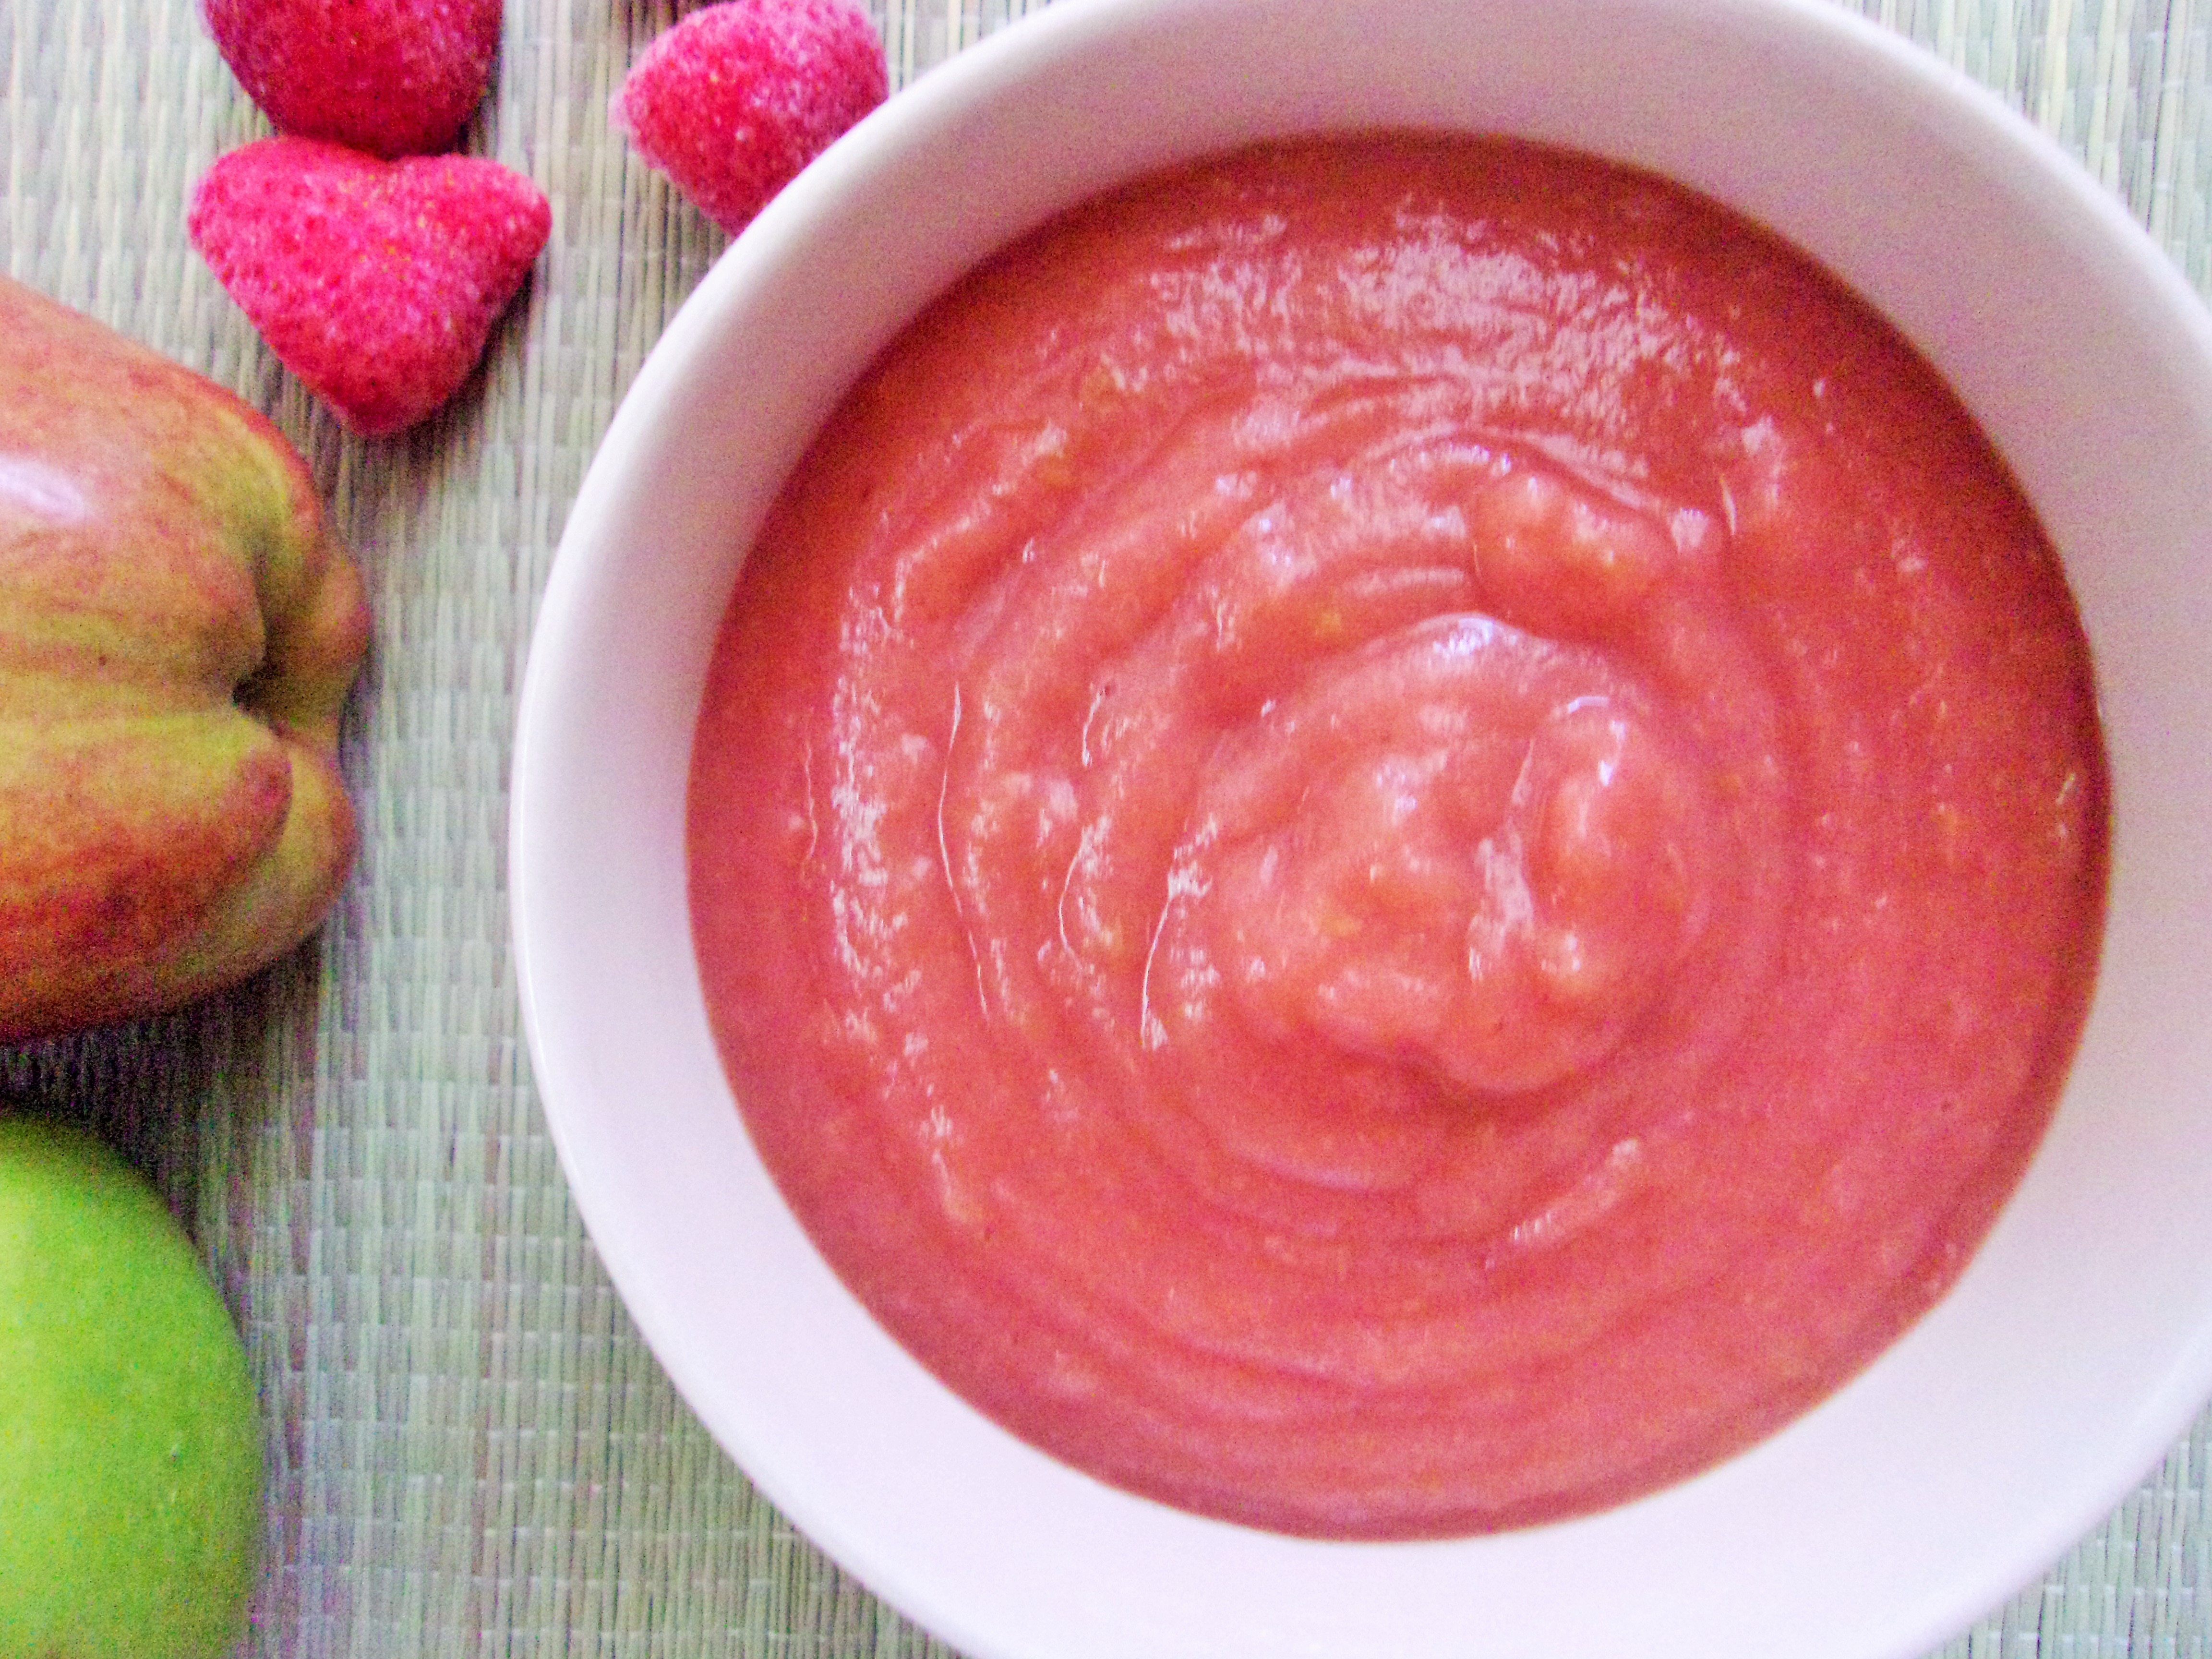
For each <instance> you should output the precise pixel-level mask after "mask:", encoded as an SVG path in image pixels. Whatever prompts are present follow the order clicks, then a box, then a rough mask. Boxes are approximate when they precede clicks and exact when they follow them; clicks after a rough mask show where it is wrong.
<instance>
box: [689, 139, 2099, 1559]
mask: <svg viewBox="0 0 2212 1659" xmlns="http://www.w3.org/2000/svg"><path fill="white" fill-rule="evenodd" d="M690 811H691V826H690V834H691V878H692V903H693V911H694V919H695V927H696V937H697V942H698V949H699V958H700V963H701V967H702V974H703V976H704V981H705V985H706V987H707V993H708V1001H709V1006H710V1009H711V1011H712V1015H713V1018H714V1028H715V1031H716V1036H717V1039H718V1041H719V1042H720V1045H721V1048H722V1051H723V1054H724V1056H725V1059H726V1063H727V1066H728V1068H729V1071H730V1073H731V1076H732V1081H733V1085H734V1087H735V1091H736V1093H737V1096H738V1099H739V1100H740V1102H741V1103H743V1108H744V1115H745V1119H746V1121H747V1124H748V1126H749V1127H750V1131H751V1133H752V1134H753V1137H754V1139H755V1140H756V1143H757V1145H758V1146H759V1147H760V1149H761V1151H762V1153H763V1157H764V1158H766V1160H767V1162H768V1164H769V1168H770V1170H772V1172H773V1173H774V1174H775V1177H776V1179H777V1181H778V1182H779V1183H780V1184H781V1188H782V1189H783V1191H784V1193H785V1194H787V1197H788V1199H789V1200H790V1202H791V1204H792V1206H793V1208H794V1210H795V1211H796V1212H797V1213H798V1215H799V1218H801V1220H802V1221H803V1222H804V1224H805V1226H806V1228H807V1230H808V1231H809V1232H810V1234H811V1236H812V1237H813V1238H814V1239H815V1241H816V1242H817V1244H818V1245H819V1246H820V1248H821V1249H822V1250H823V1253H824V1255H826V1256H827V1257H828V1259H829V1261H830V1262H831V1264H832V1265H833V1266H834V1267H836V1271H837V1272H838V1273H840V1275H842V1278H843V1279H845V1281H846V1282H847V1284H848V1285H850V1286H851V1287H852V1289H853V1290H854V1292H855V1293H856V1294H857V1295H858V1296H859V1297H860V1298H861V1300H862V1301H863V1302H864V1303H866V1305H867V1306H868V1307H869V1308H870V1309H871V1310H872V1311H873V1312H874V1313H875V1315H876V1316H878V1318H879V1319H880V1320H881V1321H882V1322H883V1323H884V1325H885V1326H886V1327H887V1328H889V1329H890V1331H891V1332H892V1333H893V1334H895V1335H896V1337H897V1338H898V1339H899V1340H900V1341H901V1342H902V1343H903V1344H904V1345H905V1346H907V1348H908V1350H909V1351H910V1352H913V1353H914V1354H915V1356H916V1358H919V1359H920V1360H921V1362H922V1363H923V1364H925V1365H927V1367H929V1368H930V1369H931V1370H933V1371H934V1372H935V1373H936V1374H937V1375H938V1376H939V1377H941V1378H942V1379H943V1380H944V1381H945V1382H946V1383H948V1384H950V1385H951V1387H952V1388H953V1389H956V1390H957V1391H958V1392H959V1393H960V1394H961V1395H964V1396H965V1397H966V1398H967V1399H968V1400H969V1401H971V1402H972V1403H973V1404H975V1406H976V1407H979V1408H981V1410H982V1411H984V1412H986V1413H989V1414H990V1415H991V1416H992V1417H994V1418H995V1419H998V1420H999V1421H1000V1422H1001V1423H1003V1424H1005V1425H1006V1426H1008V1427H1009V1428H1011V1429H1012V1430H1013V1431H1015V1432H1017V1433H1018V1434H1020V1435H1022V1436H1024V1437H1026V1438H1028V1439H1029V1440H1030V1441H1032V1442H1033V1443H1036V1444H1037V1445H1039V1446H1041V1447H1042V1448H1044V1449H1047V1450H1049V1451H1051V1452H1053V1453H1054V1454H1056V1455H1059V1456H1060V1457H1062V1458H1064V1459H1065V1460H1066V1461H1067V1462H1071V1463H1073V1464H1074V1465H1076V1466H1078V1467H1079V1468H1083V1469H1085V1470H1087V1471H1089V1472H1091V1473H1092V1474H1097V1475H1098V1476H1099V1477H1101V1478H1103V1479H1104V1480H1109V1481H1111V1482H1114V1483H1115V1484H1118V1485H1120V1486H1124V1487H1127V1488H1128V1489H1130V1490H1133V1491H1135V1492H1141V1493H1145V1494H1147V1495H1150V1496H1152V1497H1156V1498H1162V1499H1164V1500H1165V1501H1167V1502H1169V1503H1171V1504H1179V1505H1182V1506H1183V1507H1185V1508H1188V1509H1190V1510H1197V1511H1200V1512H1202V1513H1205V1514H1208V1515H1213V1516H1224V1517H1227V1518H1231V1519H1235V1520H1239V1521H1243V1522H1249V1523H1252V1524H1255V1525H1258V1526H1262V1527H1267V1528H1278V1529H1281V1530H1286V1531H1290V1532H1295V1533H1303V1534H1317V1535H1324V1536H1342V1537H1401V1536H1416V1535H1440V1534H1460V1533H1468V1532H1475V1531H1482V1530H1487V1529H1492V1528H1501V1527H1506V1526H1511V1525H1518V1524H1522V1523H1526V1522H1534V1521H1539V1520H1543V1519H1549V1518H1553V1517H1558V1516H1565V1515H1569V1514H1573V1513H1577V1512H1582V1511H1586V1510H1592V1509H1595V1508H1599V1507H1602V1506H1604V1505H1607V1504H1613V1503H1616V1502H1619V1501H1620V1500H1622V1499H1624V1498H1627V1497H1630V1496H1632V1495H1635V1494H1637V1493H1639V1492H1645V1491H1648V1490H1650V1489H1651V1488H1653V1487H1654V1486H1658V1485H1661V1484H1662V1483H1664V1482H1667V1481H1668V1480H1674V1479H1677V1478H1680V1477H1681V1476H1682V1475H1684V1474H1687V1473H1690V1472H1692V1471H1694V1470H1696V1469H1698V1468H1702V1467H1705V1466H1706V1465H1708V1464H1710V1463H1711V1462H1715V1461H1717V1460H1718V1459H1719V1458H1721V1457H1723V1456H1724V1455H1728V1454H1729V1453H1731V1452H1733V1451H1735V1450H1737V1449H1741V1448H1742V1447H1744V1446H1746V1445H1747V1444H1748V1443H1751V1442H1753V1441H1754V1440H1755V1439H1757V1438H1759V1437H1761V1436H1763V1435H1765V1433H1767V1432H1769V1431H1771V1430H1773V1429H1774V1428H1776V1427H1777V1426H1778V1425H1781V1424H1782V1423H1784V1422H1785V1421H1786V1420H1787V1419H1790V1418H1791V1417H1792V1416H1794V1415H1796V1414H1797V1413H1800V1412H1802V1411H1803V1410H1804V1409H1805V1408H1806V1407H1808V1406H1809V1405H1810V1404H1812V1403H1813V1402H1814V1401H1817V1400H1818V1399H1820V1397H1822V1396H1823V1395H1826V1394H1827V1393H1829V1392H1831V1391H1832V1390H1833V1389H1836V1388H1837V1387H1838V1386H1839V1385H1840V1384H1841V1383H1843V1382H1844V1381H1845V1380H1846V1379H1847V1378H1848V1377H1849V1376H1850V1375H1851V1374H1852V1373H1853V1372H1855V1371H1856V1370H1858V1369H1859V1368H1860V1367H1862V1366H1863V1365H1864V1364H1866V1363H1867V1362H1868V1361H1869V1359H1870V1358H1872V1357H1873V1356H1874V1355H1875V1354H1876V1353H1877V1352H1880V1350H1881V1348H1882V1347H1883V1346H1886V1345H1887V1343H1889V1342H1890V1341H1891V1340H1893V1339H1894V1338H1895V1337H1896V1336H1898V1335H1899V1333H1900V1332H1902V1331H1903V1330H1904V1329H1905V1327H1906V1326H1908V1325H1909V1324H1910V1323H1911V1322H1912V1321H1913V1320H1914V1319H1916V1318H1917V1316H1919V1315H1920V1314H1921V1313H1922V1312H1923V1311H1924V1310H1926V1309H1927V1308H1928V1307H1929V1304H1931V1303H1932V1302H1933V1301H1934V1300H1935V1299H1936V1297H1938V1296H1939V1295H1940V1294H1941V1293H1942V1291H1944V1289H1945V1288H1946V1287H1947V1286H1948V1285H1949V1284H1950V1283H1951V1281H1952V1280H1953V1279H1954V1277H1955V1276H1956V1274H1957V1273H1959V1271H1960V1268H1961V1267H1962V1266H1963V1265H1964V1263H1965V1261H1966V1258H1967V1256H1968V1255H1970V1253H1971V1252H1972V1250H1973V1249H1974V1248H1975V1246H1976V1244H1977V1243H1978V1242H1979V1240H1980V1238H1981V1237H1982V1236H1983V1234H1984V1231H1986V1230H1987V1228H1988V1226H1989V1225H1990V1222H1991V1220H1992V1218H1993V1217H1994V1215H1995V1213H1996V1209H1997V1207H1998V1206H1999V1205H2000V1204H2001V1203H2002V1200H2003V1199H2004V1197H2005V1195H2006V1194H2008V1192H2009V1190H2010V1189H2011V1188H2012V1187H2013V1185H2014V1184H2015V1182H2016V1180H2017V1178H2018V1176H2020V1174H2021V1170H2022V1169H2023V1168H2024V1166H2025V1164H2026V1161H2027V1158H2028V1156H2029V1155H2030V1153H2031V1152H2032V1151H2033V1146H2034V1144H2035V1142H2036V1140H2037V1139H2038V1137H2039V1134H2040V1132H2041V1130H2042V1127H2043V1126H2044V1124H2045V1121H2046V1119H2047V1117H2048V1115H2049V1113H2050V1110H2051V1104H2052V1102H2053V1099H2054V1097H2055V1095H2056V1092H2057V1089H2058V1087H2059V1085H2060V1084H2061V1082H2062V1081H2063V1074H2064V1072H2065V1068H2066V1066H2067V1063H2068V1061H2069V1058H2070V1055H2071V1053H2072V1049H2073V1045H2074V1043H2075V1038H2076V1036H2077V1034H2078V1031H2079V1029H2080V1025H2081V1019H2082V1017H2083V1013H2084V1010H2085V1007H2086V1004H2087V995H2088V991H2089V987H2090V983H2091V980H2092V977H2093V968H2094V960H2095V956H2096V950H2097V943H2098V939H2099V933H2100V926H2101V918H2102V904H2103V891H2104V872H2105V848H2106V782H2105V769H2104V762H2103V757H2102V753H2101V747H2100V736H2099V732H2098V727H2097V722H2096V715H2095V705H2094V697H2093V687H2092V683H2091V678H2090V671H2089V664H2088V659H2087V648H2086V647H2085V645H2084V643H2083V640H2082V637H2081V630H2080V628H2079V625H2078V623H2077V621H2076V619H2075V613H2074V610H2073V606H2072V603H2071V600H2070V599H2069V595H2068V593H2067V592H2066V589H2065V586H2064V585H2063V579H2062V576H2061V573H2060V570H2059V568H2058V564H2057V560H2056V558H2055V556H2053V554H2052V552H2051V549H2050V548H2049V546H2048V545H2047V544H2046V543H2045V540H2044V538H2043V537H2042V535H2041V533H2040V532H2039V529H2038V527H2037V526H2036V524H2035V522H2034V520H2033V517H2032V515H2031V513H2030V512H2029V510H2028V508H2027V506H2026V504H2025V503H2024V502H2023V501H2022V500H2021V497H2020V495H2018V493H2017V491H2016V490H2015V488H2014V486H2013V485H2012V483H2010V481H2009V479H2008V476H2007V474H2006V473H2005V471H2004V470H2003V468H2002V465H2001V464H2000V463H1999V462H1998V461H1997V459H1996V458H1995V456H1994V455H1993V454H1992V453H1990V450H1989V448H1988V447H1987V446H1986V444H1985V443H1984V441H1983V440H1982V439H1981V437H1980V436H1979V435H1978V433H1977V432H1976V430H1975V429H1974V428H1973V426H1972V423H1971V422H1970V420H1969V419H1968V417H1967V416H1966V415H1965V414H1964V413H1963V412H1962V411H1961V410H1960V408H1959V407H1958V405H1957V404H1956V403H1955V402H1954V400H1953V399H1952V398H1951V397H1950V395H1949V394H1948V392H1947V391H1946V390H1945V388H1944V387H1943V386H1942V384H1941V383H1940V382H1939V381H1938V380H1936V377H1935V376H1934V374H1932V373H1931V372H1930V370H1929V368H1927V367H1926V366H1925V364H1924V363H1923V362H1921V361H1920V360H1919V359H1918V358H1917V356H1914V355H1913V354H1912V352H1911V350H1910V349H1908V348H1907V347H1906V346H1905V344H1904V343H1902V342H1900V341H1899V339H1898V338H1897V337H1896V336H1895V335H1894V334H1893V332H1891V331H1889V330H1888V329H1887V326H1886V325H1883V324H1882V323H1881V321H1880V320H1878V319H1876V318H1875V317H1874V316H1873V315H1872V314H1870V313H1869V312H1868V311H1867V310H1866V309H1865V308H1864V307H1863V306H1862V305H1860V304H1859V303H1858V302H1857V301H1855V300H1854V299H1853V298H1852V297H1851V296H1850V295H1848V294H1846V293H1845V292H1844V291H1843V290H1841V289H1839V288H1838V287H1837V286H1836V285H1835V284H1834V283H1832V281H1831V280H1830V279H1828V278H1826V276H1823V275H1822V274H1821V273H1820V271H1819V270H1816V269H1814V268H1813V267H1812V266H1811V265H1809V264H1808V263H1807V262H1806V261H1804V260H1803V259H1802V258H1801V257H1800V256H1798V255H1796V254H1795V253H1794V252H1791V251H1790V250H1789V249H1788V248H1786V247H1784V246H1782V245H1780V244H1779V243H1778V242H1777V241H1775V240H1772V239H1771V238H1769V237H1767V236H1765V235H1764V234H1762V233H1760V232H1759V231H1758V230H1757V229H1755V228H1753V227H1751V226H1749V225H1747V224H1746V223H1744V222H1741V221H1740V220H1738V219H1735V218H1734V217H1733V216H1729V215H1728V214H1727V213H1725V212H1723V210H1720V209H1718V208H1717V207H1715V206H1714V205H1712V204H1710V203H1708V202H1705V201H1704V200H1702V199H1700V198H1698V197H1693V196H1691V195H1689V194H1687V193H1686V192H1684V191H1680V190H1678V189H1676V188H1674V187H1672V186H1669V185H1664V184H1662V183H1660V182H1657V181H1655V180H1653V179H1650V178H1647V177H1644V176H1642V175H1638V174H1635V173H1629V172H1626V171H1623V170H1620V169H1617V168H1613V167H1607V166H1605V165H1603V164H1601V163H1598V162H1595V161H1589V160H1587V159H1583V158H1579V157H1575V156H1571V155H1563V154H1558V153H1553V152H1547V151H1543V150H1539V149H1531V148H1528V147H1519V146H1512V145H1507V144H1503V143H1479V142H1475V141H1448V140H1427V139H1419V138H1414V137H1406V136H1383V137H1371V138H1363V139H1344V140H1334V141H1316V142H1312V143H1304V144H1296V145H1279V146H1273V147H1267V148H1262V149H1256V150H1251V151H1247V152H1243V153H1240V154H1237V155H1232V156H1230V157H1227V158H1225V159H1221V160H1217V161H1212V162H1209V163H1206V164H1204V165H1201V166H1198V167H1192V168H1188V169H1185V170H1182V171H1179V172H1176V173H1170V174H1167V175H1164V176H1162V177H1159V178H1157V179H1152V180H1148V181H1146V182H1144V183H1141V184H1139V185H1135V186H1133V187H1131V188H1129V189H1127V190H1124V191H1121V192H1119V193H1117V194H1115V195H1112V196H1109V197H1105V198H1103V199H1101V200H1100V201H1098V202H1096V203H1094V204H1091V205H1088V206H1086V207H1085V208H1083V209H1081V210H1078V211H1076V212H1075V213H1073V214H1071V215H1069V216H1066V217H1063V218H1062V219H1060V220H1059V221H1057V222H1054V224H1052V225H1051V226H1049V227H1048V228H1046V229H1044V230H1043V231H1042V232H1040V233H1038V234H1036V235H1034V236H1032V237H1030V239H1028V240H1025V241H1024V242H1023V243H1021V244H1020V245H1018V246H1016V247H1015V248H1014V249H1013V250H1012V251H1011V252H1007V253H1005V254H1003V255H1001V256H1000V257H999V258H996V259H994V261H992V262H991V263H990V264H987V266H985V267H984V268H983V269H982V270H980V271H978V272H977V273H975V275H973V276H970V277H969V279H968V280H967V281H965V282H964V283H962V284H961V285H960V286H959V287H958V288H957V289H955V290H954V291H953V292H952V293H951V295H948V296H947V297H945V299H943V300H941V301H939V302H938V303H937V304H936V305H935V306H934V307H933V308H932V309H931V310H930V311H929V312H928V313H927V314H926V315H925V316H924V317H923V318H922V319H921V320H920V321H919V322H917V323H916V324H915V325H914V326H913V327H912V328H910V329H909V330H908V332H907V333H906V334H905V335H904V336H903V337H902V338H901V339H900V340H899V341H898V342H897V343H896V344H895V345H894V346H893V347H892V348H891V349H890V350H889V351H888V352H887V353H886V354H885V355H884V357H883V358H882V359H881V360H880V361H879V362H878V364H877V365H876V366H875V368H873V369H872V371H871V372H870V373H869V374H868V375H867V377H866V379H865V380H863V381H862V382H861V384H860V386H858V387H857V388H856V389H855V390H854V392H852V394H851V395H850V397H849V398H848V399H847V401H846V403H845V404H844V405H843V407H842V409H841V410H839V412H838V413H837V415H836V416H835V418H834V419H833V420H832V421H831V422H830V423H829V426H828V427H827V428H826V429H825V430H824V432H823V434H822V435H821V436H820V438H819V439H818V441H817V442H816V444H815V446H814V447H813V449H812V452H811V454H810V455H809V456H808V458H807V459H806V461H805V464H804V465H802V466H801V467H800V468H799V471H798V472H797V474H796V475H795V476H794V477H793V479H792V480H791V482H790V483H789V485H788V487H787V489H786V491H785V493H784V495H783V496H782V498H781V501H780V502H779V504H778V506H777V507H776V508H775V512H774V513H773V514H772V516H771V518H770V520H769V523H768V525H767V526H766V527H765V529H764V530H763V532H762V534H761V537H760V538H759V541H758V544H757V547H756V549H755V550H754V552H753V554H752V556H751V558H750V562H748V564H747V566H746V568H745V570H744V574H743V576H742V578H741V580H740V583H739V586H738V592H737V595H736V597H735V599H734V600H733V602H732V608H731V610H730V612H729V615H728V617H727V618H726V622H725V624H724V629H723V634H722V637H721V641H720V647H719V650H718V652H717V655H716V658H715V660H714V667H713V671H712V674H711V679H710V684H709V687H708V694H707V698H706V702H705V706H704V710H703V713H702V717H701V722H700V726H699V733H698V740H697V744H696V751H695V757H694V772H693V781H692V800H691V809H690Z"/></svg>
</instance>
